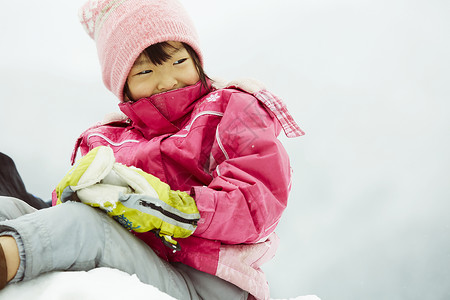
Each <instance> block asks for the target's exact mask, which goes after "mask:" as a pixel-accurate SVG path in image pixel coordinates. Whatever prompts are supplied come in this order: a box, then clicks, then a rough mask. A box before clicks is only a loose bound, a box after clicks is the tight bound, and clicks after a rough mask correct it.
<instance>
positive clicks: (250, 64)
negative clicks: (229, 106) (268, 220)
mask: <svg viewBox="0 0 450 300" xmlns="http://www.w3.org/2000/svg"><path fill="white" fill-rule="evenodd" d="M83 2H84V1H81V0H77V1H74V0H72V1H57V0H41V1H26V2H24V1H8V2H6V3H4V4H3V7H2V9H1V10H0V28H1V29H0V38H1V47H0V56H1V60H0V70H1V71H0V86H1V89H2V93H1V96H0V99H1V108H0V122H1V123H0V125H1V128H2V129H1V131H0V143H1V147H0V151H2V152H4V153H6V154H8V155H10V156H11V157H12V158H13V159H15V161H16V163H17V166H18V168H19V170H20V172H21V174H22V177H23V179H24V181H25V183H26V185H27V188H28V190H29V191H30V192H32V193H34V194H36V195H37V196H39V197H42V198H44V199H48V198H50V193H51V191H52V190H53V188H54V187H55V185H56V184H57V183H58V181H59V180H60V179H61V177H62V176H63V175H64V174H65V172H66V171H67V170H68V168H69V167H70V166H69V159H70V155H71V152H72V149H73V145H74V143H75V140H76V138H77V137H78V135H79V134H80V133H81V132H82V131H83V130H84V129H86V128H87V127H88V126H90V125H92V124H93V123H95V122H96V121H99V120H101V119H102V118H103V115H105V114H106V113H108V112H111V111H117V110H118V109H117V100H116V99H115V97H114V96H113V95H112V94H111V93H110V92H109V91H107V90H106V88H104V86H103V84H102V81H101V75H100V70H99V66H98V61H97V54H96V49H95V44H94V42H93V41H92V40H90V38H89V37H88V35H87V34H86V33H85V32H84V31H83V29H82V27H81V25H79V23H78V20H77V10H78V7H79V6H80V5H81V4H82V3H83ZM182 2H183V3H185V5H186V6H187V9H188V10H189V11H190V13H191V15H192V17H193V19H194V22H195V24H196V25H197V28H198V31H199V34H200V38H201V44H202V49H203V52H204V56H205V66H206V71H207V73H208V74H209V75H210V76H213V77H214V76H219V77H223V78H226V79H235V78H243V77H244V78H245V77H252V78H256V79H259V80H260V81H262V82H264V83H265V84H266V86H267V87H268V88H269V89H270V90H272V91H273V92H275V93H276V94H278V95H280V96H281V97H282V98H283V99H284V100H285V102H286V103H287V105H288V107H289V108H290V110H291V112H292V114H293V115H294V118H295V119H296V120H297V121H298V123H299V124H300V126H301V127H302V129H303V130H304V131H306V133H307V135H306V136H304V137H301V138H298V139H294V140H287V139H286V138H283V142H284V144H285V146H286V148H287V149H288V152H289V153H290V155H291V162H292V165H293V168H294V186H293V190H292V194H291V198H290V203H289V206H288V209H287V210H286V213H285V215H284V217H283V219H282V221H281V223H280V225H279V230H278V233H279V235H280V237H281V239H282V241H281V246H280V249H279V251H278V254H277V256H276V257H275V259H274V260H273V261H272V262H270V263H269V264H268V265H267V266H266V267H265V270H266V271H267V274H268V278H269V283H270V285H271V287H272V297H274V298H289V297H294V296H298V295H306V294H316V295H318V296H319V297H321V298H322V299H333V300H340V299H342V300H348V299H420V298H427V299H448V297H450V285H449V284H448V283H449V282H450V275H449V271H448V270H449V269H450V257H449V255H448V252H449V250H450V241H449V236H450V221H449V220H450V218H449V211H450V204H449V203H450V202H449V201H450V189H449V182H450V178H449V169H450V161H449V153H450V149H449V148H450V143H449V133H450V122H449V115H450V114H449V109H450V104H449V95H450V84H449V82H450V59H449V53H450V18H449V16H450V2H448V1H445V0H428V1H425V0H423V1H418V0H409V1H406V0H404V1H402V0H390V1H387V0H378V1H375V0H373V1H369V0H343V1H332V0H305V1H303V0H298V1H297V0H296V1H294V0H290V1H288V0H251V1H250V0H245V1H242V0H241V1H237V0H227V1H216V0H210V1H200V0H184V1H182Z"/></svg>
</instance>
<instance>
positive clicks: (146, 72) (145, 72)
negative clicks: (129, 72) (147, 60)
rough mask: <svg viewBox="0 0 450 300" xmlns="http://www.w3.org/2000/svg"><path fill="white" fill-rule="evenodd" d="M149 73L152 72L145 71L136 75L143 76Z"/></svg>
mask: <svg viewBox="0 0 450 300" xmlns="http://www.w3.org/2000/svg"><path fill="white" fill-rule="evenodd" d="M151 72H153V71H152V70H145V71H142V72H139V73H137V74H136V75H144V74H148V73H151Z"/></svg>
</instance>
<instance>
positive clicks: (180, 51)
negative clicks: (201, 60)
mask: <svg viewBox="0 0 450 300" xmlns="http://www.w3.org/2000/svg"><path fill="white" fill-rule="evenodd" d="M169 44H170V45H171V46H173V48H172V47H170V48H169V47H167V48H168V49H167V53H168V54H169V55H170V58H169V59H168V60H166V61H165V62H163V63H162V64H161V65H155V64H153V63H152V62H151V61H150V60H149V59H148V58H147V56H146V55H145V54H142V53H141V55H140V56H139V57H138V58H137V59H136V61H135V62H134V65H133V67H132V68H131V71H130V73H129V74H128V79H127V83H128V89H129V92H130V94H131V96H132V97H133V99H134V100H139V99H141V98H146V97H150V96H152V95H154V94H158V93H162V92H167V91H171V90H175V89H179V88H183V87H186V86H189V85H193V84H196V83H197V82H198V81H199V79H200V78H199V75H198V72H197V69H196V67H195V64H194V61H193V59H192V57H191V56H190V55H189V53H188V52H187V51H186V49H185V48H184V47H183V45H182V44H181V43H179V42H169ZM128 100H129V99H128Z"/></svg>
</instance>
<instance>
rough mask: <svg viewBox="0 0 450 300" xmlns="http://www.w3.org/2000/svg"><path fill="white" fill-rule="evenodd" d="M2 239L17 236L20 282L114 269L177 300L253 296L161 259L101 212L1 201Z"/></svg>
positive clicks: (73, 206)
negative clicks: (56, 274)
mask: <svg viewBox="0 0 450 300" xmlns="http://www.w3.org/2000/svg"><path fill="white" fill-rule="evenodd" d="M0 235H12V236H13V237H14V238H15V239H16V241H17V244H18V246H19V252H20V255H21V267H20V268H19V272H18V273H17V275H16V278H14V281H20V280H30V279H33V278H35V277H37V276H39V275H40V274H43V273H45V272H50V271H69V270H70V271H88V270H91V269H93V268H96V267H111V268H115V269H119V270H121V271H124V272H126V273H128V274H136V275H137V277H138V278H139V279H140V280H141V281H142V282H144V283H147V284H150V285H153V286H155V287H157V288H158V289H159V290H161V291H163V292H165V293H167V294H169V295H170V296H172V297H175V298H176V299H247V296H248V294H247V292H245V291H243V290H242V289H240V288H238V287H236V286H235V285H233V284H231V283H229V282H227V281H224V280H222V279H220V278H218V277H216V276H213V275H210V274H207V273H204V272H200V271H198V270H195V269H193V268H191V267H189V266H186V265H183V264H170V263H167V262H166V261H164V260H162V259H161V258H159V257H158V256H157V255H156V254H155V253H154V252H153V250H152V249H151V248H150V247H148V246H147V245H146V244H145V243H144V242H142V241H141V240H140V239H138V238H136V237H135V236H134V235H133V234H131V233H130V232H128V231H127V230H126V229H124V228H123V227H122V226H121V225H119V224H118V223H117V222H116V221H114V220H113V219H112V218H110V217H108V216H107V215H106V214H105V213H103V212H102V211H100V210H98V209H94V208H92V207H89V206H87V205H85V204H82V203H77V202H67V203H64V204H61V205H57V206H55V207H51V208H46V209H42V210H35V209H34V208H33V207H31V206H29V205H28V204H27V203H25V202H23V201H21V200H18V199H15V198H11V197H2V196H0Z"/></svg>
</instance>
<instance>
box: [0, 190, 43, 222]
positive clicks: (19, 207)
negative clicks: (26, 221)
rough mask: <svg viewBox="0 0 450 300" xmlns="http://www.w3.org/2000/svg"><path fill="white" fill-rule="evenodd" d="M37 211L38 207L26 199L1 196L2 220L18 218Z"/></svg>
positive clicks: (0, 212)
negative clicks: (32, 205)
mask: <svg viewBox="0 0 450 300" xmlns="http://www.w3.org/2000/svg"><path fill="white" fill-rule="evenodd" d="M35 211H36V209H35V208H34V207H31V206H30V205H28V204H27V203H26V202H25V201H22V200H20V199H17V198H13V197H6V196H0V221H5V220H12V219H16V218H18V217H20V216H23V215H26V214H29V213H32V212H35Z"/></svg>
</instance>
